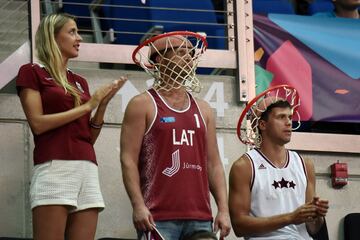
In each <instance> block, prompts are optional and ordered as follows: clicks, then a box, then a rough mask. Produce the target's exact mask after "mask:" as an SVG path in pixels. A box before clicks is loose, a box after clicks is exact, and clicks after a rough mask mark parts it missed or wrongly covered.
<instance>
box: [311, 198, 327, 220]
mask: <svg viewBox="0 0 360 240" xmlns="http://www.w3.org/2000/svg"><path fill="white" fill-rule="evenodd" d="M313 204H314V205H315V207H316V213H317V216H318V217H325V216H326V213H327V211H328V209H329V201H328V200H324V199H320V198H319V197H314V199H313Z"/></svg>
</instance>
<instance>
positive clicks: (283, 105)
mask: <svg viewBox="0 0 360 240" xmlns="http://www.w3.org/2000/svg"><path fill="white" fill-rule="evenodd" d="M276 107H278V108H290V109H291V105H290V103H289V102H288V101H286V100H279V101H276V102H274V103H272V104H270V105H269V106H268V107H267V108H266V110H265V111H264V112H263V113H261V115H260V120H265V121H267V120H268V119H269V114H270V113H271V111H272V109H273V108H276Z"/></svg>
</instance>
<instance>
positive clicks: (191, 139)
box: [139, 89, 212, 221]
mask: <svg viewBox="0 0 360 240" xmlns="http://www.w3.org/2000/svg"><path fill="white" fill-rule="evenodd" d="M148 94H149V95H150V96H151V98H152V99H153V101H154V104H155V109H156V115H155V118H154V119H153V122H152V124H151V126H150V127H149V129H148V130H147V132H146V133H145V136H144V139H143V142H142V148H141V153H140V159H139V170H140V181H141V191H142V194H143V196H144V200H145V204H146V206H147V207H148V208H149V210H150V212H151V213H152V215H153V217H154V219H155V220H156V221H159V220H175V219H183V220H212V215H211V209H210V196H209V194H210V193H209V183H208V174H207V149H206V148H207V147H206V125H205V122H204V119H203V117H202V115H201V112H200V110H199V107H198V105H197V103H196V101H195V99H194V98H193V97H192V96H191V94H190V93H188V97H189V102H190V104H189V106H188V108H186V109H185V110H181V111H179V110H175V109H172V108H171V107H169V106H168V105H167V104H166V103H165V101H164V100H163V99H162V97H161V96H160V95H159V94H158V93H157V92H156V91H155V90H154V89H150V90H148Z"/></svg>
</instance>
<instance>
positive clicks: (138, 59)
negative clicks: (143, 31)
mask: <svg viewBox="0 0 360 240" xmlns="http://www.w3.org/2000/svg"><path fill="white" fill-rule="evenodd" d="M206 48H207V42H206V38H205V36H203V35H201V34H198V33H194V32H188V31H175V32H169V33H164V34H160V35H158V36H155V37H152V38H150V39H148V40H146V41H144V42H143V43H141V44H140V45H139V46H138V47H137V48H136V49H135V50H134V52H133V54H132V59H133V61H134V63H136V64H137V65H139V66H140V67H142V68H143V69H144V70H145V72H147V73H148V74H149V75H151V76H152V77H153V78H154V84H153V87H154V88H155V89H157V90H159V89H163V90H166V91H169V90H171V89H177V88H181V87H185V88H186V90H188V91H191V92H199V91H200V89H201V86H200V82H199V80H198V78H197V77H196V73H195V71H196V68H197V66H198V63H199V59H200V57H201V55H202V54H203V53H204V52H205V50H206ZM179 49H185V50H186V53H185V54H183V53H182V54H180V53H179V51H178V50H179ZM169 51H172V52H173V53H174V54H173V56H171V57H167V56H166V53H168V52H169ZM157 56H159V57H160V59H161V60H160V61H157V60H156V57H157Z"/></svg>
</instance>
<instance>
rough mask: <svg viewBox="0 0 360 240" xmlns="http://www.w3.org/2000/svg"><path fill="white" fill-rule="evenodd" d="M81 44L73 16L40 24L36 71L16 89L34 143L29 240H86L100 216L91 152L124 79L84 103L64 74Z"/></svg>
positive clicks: (75, 79)
mask: <svg viewBox="0 0 360 240" xmlns="http://www.w3.org/2000/svg"><path fill="white" fill-rule="evenodd" d="M81 41H82V38H81V36H80V35H79V34H78V28H77V25H76V22H75V19H74V17H73V16H70V15H67V14H52V15H49V16H46V17H44V18H43V19H42V21H41V23H40V26H39V28H38V30H37V33H36V38H35V46H36V51H37V55H38V59H39V61H40V63H36V64H26V65H24V66H22V67H21V68H20V70H19V74H18V79H17V82H16V85H17V90H18V95H19V97H20V100H21V104H22V107H23V109H24V112H25V115H26V118H27V120H28V122H29V125H30V128H31V130H32V132H33V135H34V143H35V149H34V156H33V157H34V169H33V176H32V180H31V187H30V202H31V208H32V217H33V234H34V239H37V240H42V239H46V240H53V239H54V240H55V239H64V236H66V239H70V240H71V239H76V240H81V239H86V240H88V239H94V236H95V232H96V225H97V219H98V213H99V211H100V210H102V209H103V208H104V201H103V198H102V195H101V191H100V186H99V179H98V167H97V161H96V156H95V152H94V148H93V144H94V143H95V141H96V139H97V137H98V135H99V133H100V131H101V127H102V124H103V117H104V113H105V110H106V107H107V104H108V103H109V101H110V100H111V99H112V97H113V96H114V95H115V94H116V92H117V91H118V90H119V89H120V88H121V86H122V85H123V84H124V82H125V79H124V78H123V77H121V79H120V80H116V81H114V82H113V83H112V84H109V85H106V86H103V87H101V88H100V89H98V90H96V91H95V92H94V94H93V95H92V96H91V95H90V93H89V88H88V84H87V82H86V80H85V79H84V78H82V77H81V76H79V75H77V74H75V73H74V72H72V71H70V70H69V69H68V68H67V63H68V60H69V59H70V58H74V57H77V56H78V52H79V46H80V42H81ZM95 108H96V112H95V113H94V115H93V117H92V118H91V112H92V110H94V109H95Z"/></svg>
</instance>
